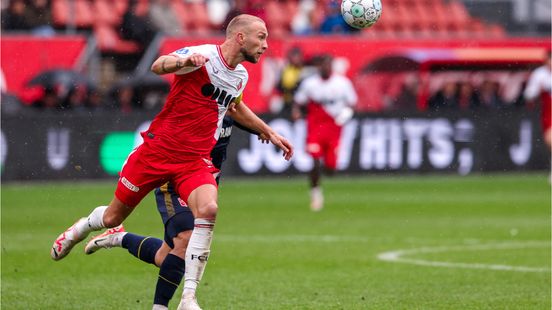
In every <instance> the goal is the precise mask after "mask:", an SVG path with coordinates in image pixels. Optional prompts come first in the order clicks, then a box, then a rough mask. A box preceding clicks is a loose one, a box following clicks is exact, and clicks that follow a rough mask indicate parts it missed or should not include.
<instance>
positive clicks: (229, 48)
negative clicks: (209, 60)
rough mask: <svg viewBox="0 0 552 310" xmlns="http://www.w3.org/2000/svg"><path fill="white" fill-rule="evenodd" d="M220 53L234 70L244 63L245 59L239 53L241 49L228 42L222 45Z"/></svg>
mask: <svg viewBox="0 0 552 310" xmlns="http://www.w3.org/2000/svg"><path fill="white" fill-rule="evenodd" d="M220 53H221V55H222V57H223V58H224V61H225V62H226V64H228V65H229V66H230V67H232V68H235V67H236V66H237V65H239V64H240V63H241V62H242V61H244V59H243V57H242V56H241V54H240V53H239V49H237V48H236V47H235V46H233V45H231V44H230V43H228V42H224V43H222V44H221V45H220Z"/></svg>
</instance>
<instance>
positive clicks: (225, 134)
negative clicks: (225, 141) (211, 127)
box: [219, 127, 232, 139]
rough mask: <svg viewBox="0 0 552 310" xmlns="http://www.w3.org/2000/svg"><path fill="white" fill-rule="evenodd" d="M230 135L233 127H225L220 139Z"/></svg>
mask: <svg viewBox="0 0 552 310" xmlns="http://www.w3.org/2000/svg"><path fill="white" fill-rule="evenodd" d="M230 135H232V127H223V128H222V130H221V131H220V136H219V139H220V138H228V137H230Z"/></svg>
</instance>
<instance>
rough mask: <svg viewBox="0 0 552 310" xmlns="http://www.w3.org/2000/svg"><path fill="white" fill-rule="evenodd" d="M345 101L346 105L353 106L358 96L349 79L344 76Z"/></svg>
mask: <svg viewBox="0 0 552 310" xmlns="http://www.w3.org/2000/svg"><path fill="white" fill-rule="evenodd" d="M344 80H345V83H344V86H345V101H346V103H347V105H349V106H354V105H356V103H357V101H358V96H357V93H356V90H355V87H354V86H353V83H352V82H351V80H349V79H347V78H345V79H344Z"/></svg>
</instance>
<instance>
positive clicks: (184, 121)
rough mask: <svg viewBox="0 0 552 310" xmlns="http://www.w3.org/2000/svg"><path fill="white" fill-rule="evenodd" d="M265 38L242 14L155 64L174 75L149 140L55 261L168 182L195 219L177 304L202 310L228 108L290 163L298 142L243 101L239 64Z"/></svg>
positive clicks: (63, 239) (57, 247)
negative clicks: (209, 40)
mask: <svg viewBox="0 0 552 310" xmlns="http://www.w3.org/2000/svg"><path fill="white" fill-rule="evenodd" d="M267 37H268V31H267V29H266V25H265V23H264V21H263V20H262V19H260V18H258V17H255V16H251V15H246V14H242V15H239V16H237V17H235V18H234V19H232V21H230V23H229V24H228V27H227V29H226V39H225V41H224V42H223V43H222V44H221V45H210V44H207V45H200V46H190V47H185V48H182V49H179V50H178V51H175V52H173V53H171V54H170V55H164V56H161V57H159V58H158V59H157V60H156V61H155V62H154V63H153V65H152V71H153V72H154V73H156V74H169V73H174V74H175V79H174V81H173V84H172V85H171V90H170V92H169V95H168V96H167V101H166V103H165V105H164V107H163V109H162V110H161V112H160V113H159V114H158V115H157V116H156V117H155V118H154V120H153V122H152V123H151V125H150V127H149V129H148V130H146V131H144V132H142V137H143V138H144V143H143V144H141V145H140V146H139V147H138V148H136V149H135V150H134V151H133V152H132V153H131V154H130V155H129V156H128V158H127V161H126V162H125V165H124V166H123V167H122V171H121V173H120V178H119V181H118V183H117V188H116V190H115V197H114V198H113V199H112V200H111V202H110V203H109V205H108V206H100V207H97V208H96V209H94V210H93V211H92V213H90V215H88V216H87V217H83V218H81V219H79V220H78V221H77V222H76V223H75V224H74V225H73V226H71V227H69V228H68V229H67V230H66V231H65V232H63V233H62V234H60V235H59V237H58V238H57V239H56V240H55V241H54V244H53V245H52V249H51V255H52V258H53V259H54V260H60V259H62V258H64V257H65V256H67V254H69V252H70V251H71V249H72V248H73V247H74V246H75V244H77V243H79V242H80V241H82V240H83V239H85V238H86V237H87V236H88V234H89V233H90V232H91V231H96V230H101V229H104V228H112V227H116V226H118V225H120V224H122V222H123V221H124V220H125V219H126V218H127V217H128V216H129V215H130V213H131V212H132V210H133V209H134V208H135V207H136V206H137V205H138V203H139V202H140V201H141V200H142V199H143V198H144V197H145V196H146V195H147V194H148V193H149V192H150V191H152V190H153V189H154V188H156V187H160V186H161V185H163V184H165V183H166V182H167V181H170V182H171V183H172V184H173V185H174V189H175V191H176V192H177V193H178V195H179V196H180V197H181V198H182V199H183V200H184V202H185V203H186V204H187V205H188V207H189V208H190V210H191V211H192V213H193V215H194V218H195V223H194V230H193V233H192V235H191V237H190V241H189V245H188V247H187V250H186V254H185V263H186V267H185V275H184V292H183V297H182V300H181V302H180V305H179V309H181V310H182V309H195V310H197V309H200V307H199V305H198V304H197V301H196V298H195V291H196V287H197V285H198V283H199V281H200V280H201V277H202V275H203V270H204V268H205V264H206V263H207V260H208V257H209V253H210V248H211V240H212V237H213V228H214V226H215V219H216V216H217V213H218V203H217V183H216V181H215V175H216V174H217V173H218V169H217V168H216V167H215V166H214V165H213V164H212V162H211V159H210V152H211V150H212V149H213V146H214V145H215V143H216V141H217V139H218V137H219V135H220V129H221V124H222V120H223V117H224V115H225V114H226V113H227V112H229V113H230V116H232V117H233V118H234V120H236V121H238V122H239V123H241V124H242V125H244V126H246V127H247V128H250V129H252V130H253V131H255V132H257V133H259V134H261V135H263V136H264V137H266V138H267V139H268V140H270V142H272V143H273V144H274V145H275V146H277V147H278V148H280V149H281V150H283V155H284V158H285V159H286V160H289V159H290V158H291V157H292V155H293V146H292V145H291V144H290V143H289V142H288V141H287V140H286V139H285V138H283V137H282V136H280V135H279V134H277V133H276V132H275V131H274V130H273V129H272V128H270V127H269V126H268V125H267V124H266V123H264V122H263V121H262V120H261V119H260V118H258V117H257V116H256V115H255V114H254V113H253V112H252V111H251V110H250V109H249V108H248V107H247V106H246V105H245V103H243V102H241V98H242V93H243V90H244V88H245V86H246V84H247V81H248V78H249V76H248V74H247V70H246V69H245V68H244V67H243V66H242V65H241V63H242V62H244V61H248V62H251V63H257V62H258V61H259V58H260V57H261V55H262V54H263V53H264V52H265V51H266V49H267V48H268V44H267Z"/></svg>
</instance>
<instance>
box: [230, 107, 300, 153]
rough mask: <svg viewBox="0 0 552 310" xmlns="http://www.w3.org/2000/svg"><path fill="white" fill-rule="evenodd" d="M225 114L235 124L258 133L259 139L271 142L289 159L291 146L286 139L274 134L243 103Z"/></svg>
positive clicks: (291, 150) (291, 151)
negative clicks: (263, 138) (264, 138)
mask: <svg viewBox="0 0 552 310" xmlns="http://www.w3.org/2000/svg"><path fill="white" fill-rule="evenodd" d="M227 113H228V115H229V116H231V117H232V118H233V119H234V120H235V121H236V122H238V123H240V124H241V125H242V126H245V127H247V128H249V129H251V130H253V131H256V132H258V133H259V135H260V136H261V138H262V136H264V137H266V138H267V140H270V142H272V144H274V145H275V146H277V147H278V148H280V149H281V150H282V151H284V157H285V159H286V160H289V159H291V156H293V145H291V143H289V141H287V139H286V138H284V137H282V136H281V135H279V134H278V133H276V132H275V131H274V130H273V129H272V128H270V126H268V125H267V124H266V123H265V122H264V121H263V120H262V119H260V118H259V117H258V116H257V115H255V113H253V111H251V110H250V109H249V107H248V106H247V105H245V103H244V102H243V101H242V102H240V103H239V104H236V105H235V106H234V108H233V109H229V110H228V112H227Z"/></svg>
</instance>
